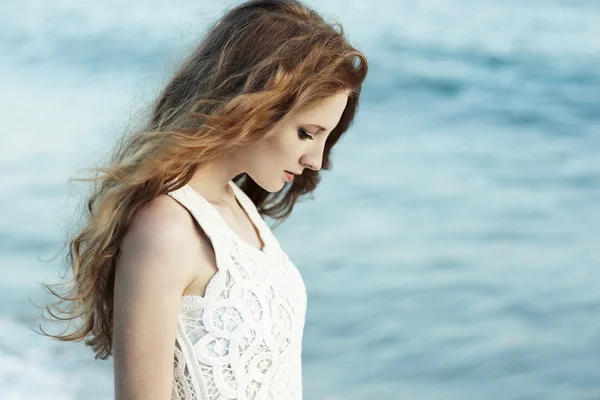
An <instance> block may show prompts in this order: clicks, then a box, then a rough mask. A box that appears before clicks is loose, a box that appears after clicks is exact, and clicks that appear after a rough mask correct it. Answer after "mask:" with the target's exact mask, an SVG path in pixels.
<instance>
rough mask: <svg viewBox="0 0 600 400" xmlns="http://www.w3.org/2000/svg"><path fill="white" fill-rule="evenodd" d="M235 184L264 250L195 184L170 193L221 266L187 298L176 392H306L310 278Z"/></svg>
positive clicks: (282, 395) (210, 395)
mask: <svg viewBox="0 0 600 400" xmlns="http://www.w3.org/2000/svg"><path fill="white" fill-rule="evenodd" d="M229 185H230V186H231V187H232V189H233V191H234V193H235V196H236V199H237V201H238V202H239V203H240V205H241V206H242V208H243V210H244V211H245V212H246V214H247V215H248V217H249V218H250V220H251V221H252V223H253V224H254V225H255V227H256V228H257V230H258V232H259V235H260V237H261V239H262V242H263V243H264V247H263V249H262V250H261V249H258V248H256V247H254V246H252V245H250V244H249V243H247V242H246V241H245V240H243V239H241V238H240V236H239V235H237V233H235V231H233V229H231V228H230V227H229V225H228V224H227V223H226V222H225V220H224V219H223V217H222V216H221V214H219V213H218V211H217V210H216V209H215V208H214V207H213V206H212V205H211V204H210V203H209V202H208V201H207V200H206V199H204V198H203V197H202V196H201V195H200V194H199V193H198V192H196V191H195V190H194V189H192V188H191V187H190V186H188V185H186V186H184V187H182V188H180V189H178V190H176V191H173V192H171V193H169V195H170V196H171V197H173V198H174V199H175V200H177V201H178V202H179V203H181V204H182V205H183V206H184V207H186V208H187V209H188V210H189V211H190V213H191V214H192V215H193V217H194V218H195V219H196V221H197V222H198V224H199V225H200V226H201V227H202V229H203V230H204V232H205V233H206V235H207V236H208V238H209V239H210V241H211V243H212V245H213V248H214V250H215V256H216V262H217V268H218V272H217V273H216V275H215V276H214V277H213V278H212V279H211V280H210V282H209V283H208V286H207V288H206V293H205V295H204V296H192V295H186V296H183V297H182V299H181V310H180V313H179V323H178V327H177V339H176V344H175V360H174V375H173V394H172V399H174V400H175V399H177V400H180V399H186V400H209V399H210V400H213V399H214V400H216V399H219V400H222V399H240V400H241V399H256V400H258V399H260V400H263V399H265V400H270V399H272V400H287V399H301V398H302V364H301V353H302V336H303V331H304V319H305V315H306V288H305V286H304V282H303V281H302V277H301V276H300V273H299V272H298V269H297V268H296V267H295V266H294V264H293V263H292V262H291V261H290V259H289V258H288V256H287V255H286V253H285V252H284V251H283V250H282V249H281V247H280V246H279V243H278V241H277V239H276V238H275V236H273V234H272V232H271V230H270V229H269V227H268V225H267V224H266V223H265V221H264V220H263V219H262V217H261V216H260V214H259V213H258V211H257V209H256V207H255V206H254V203H252V201H251V200H250V198H249V197H248V196H247V195H246V194H245V193H244V192H243V191H242V190H241V189H240V188H239V187H238V186H237V185H236V184H235V183H234V182H233V181H230V182H229Z"/></svg>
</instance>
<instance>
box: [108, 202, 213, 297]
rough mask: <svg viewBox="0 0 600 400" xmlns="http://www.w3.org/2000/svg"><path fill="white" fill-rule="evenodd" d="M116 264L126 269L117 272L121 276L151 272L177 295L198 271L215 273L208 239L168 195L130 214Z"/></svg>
mask: <svg viewBox="0 0 600 400" xmlns="http://www.w3.org/2000/svg"><path fill="white" fill-rule="evenodd" d="M118 264H121V265H124V266H125V265H126V267H124V269H130V271H121V272H122V274H120V275H122V276H123V277H124V276H126V275H129V274H133V275H138V273H143V275H144V278H150V277H148V275H149V274H151V277H152V278H153V279H156V280H158V281H160V282H162V283H163V284H164V285H165V286H166V285H169V284H172V285H174V289H175V288H179V289H180V290H181V292H180V294H181V293H182V292H184V291H185V289H186V287H188V286H189V285H190V284H191V283H192V282H194V281H195V280H196V278H197V275H198V274H201V275H202V274H207V276H211V275H212V274H214V272H216V266H215V261H214V251H213V250H212V247H211V245H210V242H209V240H208V239H207V238H206V236H205V235H204V234H203V232H202V230H201V229H200V227H199V226H198V224H197V223H196V222H195V220H194V219H193V217H192V216H191V214H190V213H189V212H188V211H187V209H186V208H185V207H183V206H182V205H181V204H179V203H178V202H177V201H176V200H174V199H173V198H171V197H170V196H168V195H161V196H158V197H157V198H155V199H153V200H152V201H151V202H150V203H148V204H147V205H146V206H145V207H144V208H142V209H141V210H139V211H138V212H137V213H136V214H135V215H134V217H133V219H132V221H131V224H130V226H129V229H128V231H127V233H126V235H125V237H124V238H123V241H122V243H121V248H120V252H119V257H118ZM136 269H142V270H143V272H142V271H137V272H136ZM118 274H119V273H118ZM132 278H133V277H132ZM137 278H141V277H137Z"/></svg>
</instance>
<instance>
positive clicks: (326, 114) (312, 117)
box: [296, 92, 348, 130]
mask: <svg viewBox="0 0 600 400" xmlns="http://www.w3.org/2000/svg"><path fill="white" fill-rule="evenodd" d="M347 103H348V93H347V92H341V93H337V94H335V95H333V96H330V97H328V98H327V99H325V100H323V101H321V102H319V103H316V104H314V105H313V106H311V107H310V108H309V109H307V110H305V111H303V112H301V113H299V114H298V116H297V118H296V119H297V120H299V121H301V122H302V123H305V124H314V125H319V126H321V127H323V128H325V129H326V130H332V129H333V128H334V127H335V126H336V125H337V124H338V122H339V120H340V118H341V116H342V113H343V112H344V109H345V108H346V104H347Z"/></svg>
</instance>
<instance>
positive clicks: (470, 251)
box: [0, 0, 600, 400]
mask: <svg viewBox="0 0 600 400" xmlns="http://www.w3.org/2000/svg"><path fill="white" fill-rule="evenodd" d="M307 3H308V4H310V5H312V6H314V7H315V8H316V9H317V10H318V11H321V12H323V13H324V14H326V15H336V16H338V18H339V20H340V21H341V22H342V23H343V25H344V28H345V30H346V32H347V34H348V37H349V38H350V40H351V42H352V43H354V44H355V45H356V46H358V47H359V48H360V49H362V50H363V51H364V52H365V53H366V54H367V57H368V58H369V61H370V73H369V77H368V80H367V82H366V85H365V88H364V94H363V98H362V99H363V102H362V105H361V110H360V112H359V116H358V118H357V120H356V123H355V125H354V126H353V127H352V129H351V131H350V132H349V133H348V135H347V136H346V137H345V138H344V139H343V140H342V141H341V142H340V143H339V145H338V147H337V148H336V149H335V151H334V154H333V164H334V168H333V170H332V171H331V172H326V173H324V177H323V180H322V184H321V186H320V187H319V188H318V190H317V191H316V193H315V197H314V199H313V200H307V201H305V202H301V203H299V204H298V206H297V208H296V209H295V211H294V213H293V214H292V216H291V217H290V219H289V220H288V221H287V222H286V223H284V224H283V225H281V226H280V227H278V228H277V229H275V230H274V232H275V234H276V235H277V236H278V238H279V240H280V242H281V244H282V246H283V247H284V249H286V250H287V252H288V254H289V255H290V257H291V258H292V259H293V260H294V262H295V263H296V264H297V265H298V267H299V268H300V270H301V272H302V274H303V276H304V279H305V281H306V285H307V288H308V292H309V309H308V315H307V325H306V331H305V340H304V353H303V354H304V355H303V357H304V386H305V389H304V390H305V398H306V399H323V400H340V399H349V400H358V399H411V400H412V399H419V400H440V399H444V400H446V399H459V400H471V399H473V400H475V399H488V400H496V399H498V400H517V399H519V400H525V399H528V400H529V399H531V400H533V399H545V400H548V399H565V400H567V399H568V400H592V399H600V271H599V267H600V247H599V243H600V207H599V205H600V157H599V155H598V153H599V150H600V2H597V1H594V0H588V1H585V0H579V1H575V0H571V1H558V0H545V1H541V0H530V1H527V2H523V1H516V0H507V1H502V2H492V1H489V0H463V1H459V0H456V1H450V0H420V1H418V2H417V1H391V0H382V1H378V2H366V1H349V0H344V1H342V0H330V1H316V0H314V1H309V2H307ZM224 8H225V3H220V4H215V2H209V1H207V0H199V1H189V0H180V1H173V2H158V1H149V0H130V1H127V2H120V1H117V0H104V1H103V2H92V3H90V2H80V1H75V0H56V1H53V2H46V1H42V0H35V1H34V0H28V1H16V0H13V1H11V0H9V1H3V2H0V53H1V54H2V57H1V58H0V89H1V93H2V96H0V117H1V121H2V128H1V129H0V138H1V139H2V143H3V146H2V147H0V171H1V172H2V175H1V176H2V181H1V185H0V271H1V272H2V279H1V280H0V398H2V399H6V400H21V399H27V400H34V399H35V400H37V399H44V400H50V399H52V400H54V399H57V400H58V399H60V400H71V399H90V400H100V399H110V398H112V395H113V387H112V379H113V377H112V362H111V361H96V360H94V359H93V353H92V352H91V351H90V350H88V349H86V348H84V346H83V345H82V344H79V343H77V344H73V343H66V344H65V343H59V342H56V341H51V340H50V339H47V338H45V337H42V336H40V335H37V334H36V333H34V332H33V331H32V330H31V329H32V328H37V324H38V323H39V316H38V310H36V309H35V307H33V305H32V302H33V303H34V304H41V302H43V300H44V299H46V297H45V293H44V292H43V291H42V289H41V288H40V282H41V281H43V280H45V282H47V283H49V282H55V281H56V276H57V274H58V272H59V271H60V268H61V260H62V258H61V257H59V258H57V259H56V260H54V261H51V262H42V261H40V260H39V259H38V258H44V259H47V258H50V257H52V256H53V255H55V254H56V253H57V252H58V251H59V250H60V248H61V246H62V244H63V240H64V234H65V233H66V226H65V219H66V218H69V217H71V216H72V214H73V213H74V211H75V208H74V207H75V206H77V205H78V204H79V201H81V199H82V197H81V190H82V189H81V186H82V185H78V186H77V185H76V186H69V184H68V182H67V179H68V178H70V177H74V176H77V171H78V170H79V169H81V168H86V167H90V166H93V163H94V162H96V161H98V160H100V159H101V157H102V156H103V155H104V154H106V152H107V151H108V150H109V149H110V144H111V143H112V142H113V140H114V136H115V135H117V134H118V133H119V132H120V129H122V127H123V126H124V125H125V124H126V123H127V121H129V118H130V117H131V116H132V115H135V113H136V112H137V111H138V110H139V108H140V107H141V106H142V105H145V104H146V102H147V101H148V100H149V99H151V98H152V96H153V94H154V93H156V91H157V90H158V88H160V86H161V84H162V83H164V81H166V79H168V77H169V74H170V71H172V68H173V66H174V65H175V64H176V63H177V62H178V61H179V60H180V59H181V57H182V56H183V55H184V54H185V53H186V52H187V51H188V50H189V48H190V47H189V46H191V45H192V44H193V42H194V39H195V38H196V37H198V35H199V34H200V33H201V32H202V31H203V29H204V27H205V26H206V24H207V23H209V22H211V21H213V20H214V19H215V18H217V17H218V16H219V15H220V14H221V12H222V11H223V9H224ZM53 278H54V279H53Z"/></svg>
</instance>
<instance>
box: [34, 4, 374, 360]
mask: <svg viewBox="0 0 600 400" xmlns="http://www.w3.org/2000/svg"><path fill="white" fill-rule="evenodd" d="M366 74H367V60H366V58H365V56H364V54H363V53H361V52H360V51H358V50H356V49H355V48H354V47H352V46H351V45H350V44H349V42H348V40H347V39H346V37H345V34H344V31H343V28H342V26H341V25H340V24H339V23H337V22H331V23H329V22H326V21H325V20H324V19H323V18H322V17H321V16H320V15H319V14H318V13H316V12H315V11H313V10H312V9H310V8H308V7H307V6H305V5H304V4H302V3H300V2H298V1H295V0H256V1H247V2H244V3H242V4H239V5H237V6H235V7H233V8H231V9H229V10H228V11H226V13H225V14H224V15H223V16H222V17H221V18H220V19H219V20H218V21H216V23H214V25H212V26H211V27H210V28H209V29H208V30H207V32H206V33H205V35H204V36H203V37H202V38H201V40H200V42H199V44H198V46H197V47H196V48H195V49H194V50H193V51H192V52H191V54H190V55H189V56H188V57H187V58H186V59H185V60H184V62H183V63H182V64H181V66H180V67H179V68H178V70H177V71H176V72H175V74H174V76H173V77H172V78H171V79H170V81H169V82H168V83H167V84H166V86H165V87H164V89H163V90H162V92H161V93H160V95H159V96H158V98H157V99H156V101H155V103H153V104H152V109H151V112H150V115H149V116H148V118H147V121H145V122H144V123H143V126H142V127H141V128H138V129H137V130H135V132H134V133H133V134H131V135H127V136H125V135H124V136H123V137H122V140H121V141H120V142H119V144H118V145H117V146H116V148H115V151H114V153H113V154H112V157H111V158H110V161H109V162H107V163H106V164H105V165H103V166H102V167H100V168H94V169H92V171H93V172H94V173H93V174H92V176H91V177H89V178H87V179H79V180H84V181H92V182H93V183H94V185H93V186H94V187H93V188H92V192H91V194H90V197H89V199H87V204H86V206H87V207H85V215H84V219H83V225H82V228H81V229H79V230H77V232H76V234H74V235H72V236H70V237H69V240H68V241H67V243H66V244H68V253H67V255H66V261H67V267H68V271H69V273H72V275H73V276H72V278H71V279H69V280H67V281H66V282H62V283H59V284H53V285H45V284H44V287H45V288H46V289H48V290H49V291H50V292H51V294H52V295H53V296H56V297H57V298H58V299H56V302H55V303H51V304H47V305H45V306H44V311H47V312H48V313H49V314H50V315H51V316H52V318H49V317H45V316H43V318H44V320H45V321H47V322H56V321H57V320H58V321H68V322H69V323H71V322H74V320H75V319H81V321H82V324H81V326H79V327H77V329H76V330H75V331H74V332H71V333H66V331H65V332H63V333H61V334H57V335H52V334H48V333H47V332H44V331H43V329H42V332H43V334H44V335H46V336H50V337H53V338H55V339H59V340H62V341H76V340H82V339H85V344H86V345H89V346H91V347H92V348H93V350H94V352H95V358H101V359H107V358H108V357H109V356H111V354H112V316H113V291H114V277H115V259H116V256H117V254H118V252H119V246H120V244H121V241H122V239H123V237H124V235H125V233H126V231H127V229H128V226H129V224H130V222H131V221H132V218H133V216H134V215H135V213H136V212H137V211H138V210H140V209H141V208H142V207H144V206H145V205H146V204H147V203H148V202H150V201H151V200H152V199H154V198H156V197H157V196H159V195H161V194H165V193H168V192H170V191H173V190H176V189H178V188H180V187H182V186H183V185H185V184H186V183H187V182H188V181H189V180H190V179H191V178H192V176H193V175H194V172H195V171H196V170H197V169H198V168H201V167H202V166H203V165H205V164H207V163H209V162H211V161H213V160H215V159H216V158H218V157H223V156H224V155H226V154H227V153H228V152H230V151H234V150H236V149H240V148H243V146H246V145H248V144H251V143H256V142H257V141H260V140H264V139H266V138H267V136H268V135H267V133H268V132H269V131H270V130H271V128H273V126H276V124H282V123H285V122H286V121H287V119H288V118H290V116H291V115H293V114H294V113H297V112H302V111H304V110H306V109H309V108H310V107H311V106H314V105H315V104H316V103H317V102H319V101H322V100H324V99H326V98H328V97H329V96H332V95H334V94H336V93H339V92H340V91H343V90H349V91H350V95H349V99H348V102H347V105H346V108H345V110H344V111H343V113H342V117H341V120H340V121H339V123H338V125H337V126H336V127H335V129H333V131H332V132H331V133H330V135H329V137H328V139H327V142H326V145H325V150H324V154H323V162H322V169H324V170H328V169H330V167H331V163H330V159H329V158H330V152H331V149H332V148H333V146H334V145H335V144H336V142H337V141H338V140H339V138H340V137H341V136H342V134H343V133H344V132H346V131H347V130H348V128H349V127H350V125H351V123H352V121H353V119H354V116H355V114H356V112H357V109H358V101H359V94H360V89H361V86H362V83H363V80H364V79H365V76H366ZM319 180H320V176H319V172H318V171H314V170H311V169H305V170H304V172H303V173H302V175H301V176H298V177H297V178H296V179H294V181H293V183H291V184H288V185H286V186H285V187H284V189H282V190H281V191H280V192H277V193H269V192H267V191H266V190H264V189H262V188H261V187H260V186H258V185H257V184H256V183H255V182H254V181H253V180H252V179H251V178H250V177H248V176H247V175H246V174H243V175H241V176H238V177H235V178H234V181H235V183H236V184H238V185H239V186H240V188H241V189H242V190H243V191H244V192H245V193H246V194H247V195H248V196H249V197H250V199H252V201H253V202H254V204H255V205H256V207H257V209H258V210H259V212H260V214H261V215H263V216H269V217H271V218H273V219H275V220H277V221H278V222H281V221H283V220H284V219H285V218H286V217H287V216H288V215H289V214H290V212H291V211H292V208H293V207H294V204H295V203H296V201H297V200H298V199H299V198H300V197H301V196H303V195H306V194H308V193H311V192H312V191H313V190H314V189H315V188H316V187H317V184H318V183H319ZM63 285H64V286H65V287H67V288H68V289H67V291H66V293H65V294H64V295H63V294H59V293H57V291H56V290H54V289H52V287H53V286H63ZM59 314H62V316H61V315H59ZM40 328H41V326H40Z"/></svg>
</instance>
